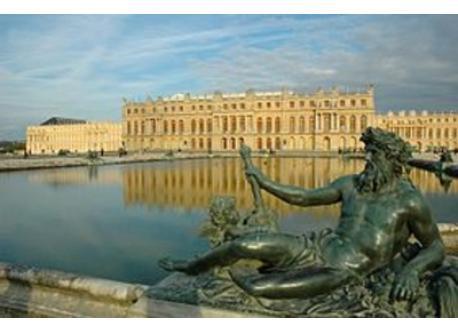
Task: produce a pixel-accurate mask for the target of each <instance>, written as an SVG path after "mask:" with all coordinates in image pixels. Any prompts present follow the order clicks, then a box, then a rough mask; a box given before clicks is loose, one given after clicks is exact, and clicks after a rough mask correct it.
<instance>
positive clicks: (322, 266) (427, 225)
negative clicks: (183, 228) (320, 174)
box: [159, 127, 458, 316]
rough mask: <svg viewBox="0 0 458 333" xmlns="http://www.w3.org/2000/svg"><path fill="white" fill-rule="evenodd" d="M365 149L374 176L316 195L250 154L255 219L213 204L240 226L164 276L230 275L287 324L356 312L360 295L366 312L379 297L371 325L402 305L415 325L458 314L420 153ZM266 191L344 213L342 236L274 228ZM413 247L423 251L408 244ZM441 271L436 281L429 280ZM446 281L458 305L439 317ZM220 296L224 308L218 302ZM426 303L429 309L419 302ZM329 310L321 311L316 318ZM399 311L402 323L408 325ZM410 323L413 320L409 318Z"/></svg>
mask: <svg viewBox="0 0 458 333" xmlns="http://www.w3.org/2000/svg"><path fill="white" fill-rule="evenodd" d="M361 141H363V142H364V143H365V157H366V165H365V169H364V170H363V171H362V172H361V173H360V174H356V175H348V176H343V177H341V178H338V179H336V180H335V181H333V182H332V183H330V184H329V185H328V186H325V187H322V188H317V189H312V190H306V189H303V188H300V187H295V186H288V185H282V184H279V183H276V182H274V181H272V180H270V179H269V178H267V177H266V176H265V175H263V174H262V173H261V172H260V170H259V169H257V168H256V167H254V166H253V164H252V162H251V156H250V153H251V151H250V148H249V147H248V146H245V145H244V146H242V148H241V150H240V155H241V157H242V159H243V161H244V165H245V173H246V176H247V178H248V181H249V182H250V184H251V186H252V189H253V196H254V201H255V210H254V212H253V213H252V214H251V215H250V216H249V217H247V218H245V219H240V218H239V216H238V215H237V213H234V212H236V211H235V207H234V206H235V204H234V203H233V204H229V205H225V204H222V203H223V202H224V200H223V199H219V201H218V200H217V201H216V202H213V204H212V207H213V212H214V214H213V217H215V216H216V215H218V214H216V215H215V213H217V212H218V207H219V208H222V207H223V208H224V207H225V209H226V210H227V208H230V209H229V210H227V211H230V212H231V213H230V214H226V215H225V214H222V215H220V216H222V217H223V220H224V216H231V218H229V219H228V220H231V221H232V222H230V223H227V224H224V223H219V224H218V223H217V224H218V225H219V226H220V229H219V230H220V231H221V233H220V234H223V236H222V237H219V238H218V240H217V241H213V243H212V245H213V249H212V250H211V251H209V252H208V253H206V254H203V255H201V256H198V257H197V258H195V259H191V260H172V259H168V258H166V259H163V260H161V261H160V263H159V264H160V266H161V267H162V268H164V269H165V270H168V271H178V272H183V273H186V274H187V275H191V276H201V275H205V274H209V273H210V274H211V272H213V273H214V272H215V271H216V272H220V270H221V269H222V268H224V267H228V269H227V272H228V278H226V282H227V283H226V286H227V285H232V289H233V288H234V286H235V287H236V288H237V289H238V290H239V291H240V292H242V293H243V294H245V295H246V296H247V298H249V299H251V300H253V299H254V300H256V302H255V303H258V304H262V306H263V307H264V308H265V309H269V310H272V311H280V312H283V313H286V314H287V315H307V314H309V315H320V316H323V315H333V314H334V315H337V313H339V311H340V310H339V303H342V304H343V303H345V302H344V300H347V303H348V300H349V299H350V298H351V297H349V295H351V294H353V299H354V300H355V299H356V300H358V301H359V302H361V299H364V297H363V296H364V295H366V296H367V295H369V294H370V295H369V296H370V297H369V296H368V297H369V298H370V301H367V300H366V303H371V304H370V305H367V304H366V305H367V306H366V310H367V309H368V308H372V312H370V311H369V312H368V310H367V311H362V312H361V311H360V312H359V315H363V316H375V315H378V316H392V315H393V316H395V314H393V313H396V311H398V310H396V309H397V307H396V306H397V305H396V302H404V304H405V306H404V310H403V311H407V310H405V309H407V308H409V309H410V310H409V311H413V310H412V309H413V307H412V306H413V304H416V306H417V308H416V310H415V311H416V313H415V314H412V315H417V316H428V315H432V316H433V315H442V316H447V315H451V314H452V315H453V313H455V314H456V313H457V312H458V308H457V307H458V304H457V298H458V295H457V294H456V293H457V290H458V289H456V285H457V284H456V283H457V282H458V281H457V279H458V273H457V272H458V271H457V270H456V268H455V267H453V266H450V265H446V266H443V267H442V269H441V270H439V271H437V270H438V269H439V268H440V267H441V265H443V261H444V258H445V252H444V245H443V242H442V240H441V237H440V234H439V231H438V229H437V226H436V224H435V223H434V222H433V220H432V217H431V212H430V209H429V208H428V206H427V204H426V203H425V200H424V198H423V196H422V194H421V193H420V191H418V190H417V189H416V188H415V186H414V185H413V184H412V183H411V181H410V179H409V177H408V166H407V160H408V159H409V158H410V157H411V147H410V146H409V144H408V143H406V142H404V141H403V140H402V139H401V138H400V137H398V136H396V135H395V134H393V133H389V132H385V131H383V130H381V129H378V128H371V127H369V128H368V129H367V130H366V131H365V132H364V133H363V134H362V136H361ZM260 189H262V190H265V191H267V192H269V193H271V194H273V195H275V196H276V197H278V198H280V199H281V200H283V201H285V202H287V203H289V204H291V205H297V206H302V207H308V206H317V205H331V204H335V203H341V213H340V218H339V223H338V226H337V228H336V229H335V230H330V229H326V230H322V231H320V232H318V233H310V234H304V235H292V234H287V233H282V232H279V231H278V228H276V227H274V226H275V223H271V224H270V225H269V223H266V222H265V221H266V220H267V221H274V220H275V214H273V213H272V212H270V211H269V213H266V212H268V209H267V208H266V207H265V206H264V205H263V203H262V197H261V195H260ZM215 208H216V209H215ZM219 211H220V212H222V211H224V209H222V210H221V209H220V210H219ZM226 213H227V212H226ZM213 220H214V219H213ZM226 220H227V219H226ZM237 221H238V222H237ZM257 221H261V222H263V223H262V225H264V227H261V228H259V227H256V225H257ZM274 222H275V221H274ZM217 224H214V225H217ZM224 226H225V227H224ZM266 226H267V227H266ZM224 228H226V229H225V230H223V229H224ZM222 230H223V231H222ZM231 230H238V231H237V232H233V231H231ZM240 230H241V231H240ZM412 237H413V238H414V239H415V240H416V243H410V242H409V239H411V238H412ZM243 260H248V261H250V260H251V261H253V260H254V261H256V262H259V263H261V264H260V265H259V267H257V268H256V269H255V270H253V269H246V268H244V267H242V268H240V267H237V265H238V264H237V263H238V262H240V261H243ZM444 267H445V268H444ZM435 270H436V271H437V272H436V274H435V275H434V274H432V273H430V272H432V271H435ZM444 276H445V277H446V278H445V279H446V281H448V282H446V283H445V284H446V285H447V287H446V289H447V288H452V290H454V292H455V296H454V298H453V297H452V300H451V303H450V299H449V300H447V301H446V302H448V303H449V305H450V304H451V305H450V306H448V308H447V309H446V310H444V309H442V313H439V312H440V310H437V309H436V310H434V309H433V308H434V306H433V305H431V304H432V302H434V301H430V302H429V303H428V302H427V299H428V296H426V294H427V293H428V292H427V290H431V288H436V289H437V288H439V287H437V285H438V284H439V285H440V284H441V283H442V285H443V284H444V282H443V281H444V280H440V279H441V277H442V278H443V277H444ZM425 277H428V278H427V279H426V280H425ZM450 279H451V280H450ZM223 280H224V278H223ZM438 281H442V282H438ZM209 285H211V284H208V283H207V289H208V288H209V289H210V290H211V289H215V288H216V287H215V286H214V285H215V284H213V287H208V286H209ZM358 286H360V287H358ZM361 286H362V287H361ZM432 286H435V287H432ZM450 286H451V287H450ZM358 288H360V289H358ZM361 288H363V289H361ZM422 288H423V289H422ZM443 288H445V287H443ZM453 288H455V289H453ZM203 289H204V293H205V288H203ZM216 289H218V288H216ZM220 289H221V288H220ZM223 289H224V288H223ZM436 289H435V290H436ZM225 290H226V289H225ZM358 290H359V291H358ZM361 290H363V291H361ZM421 290H422V291H421ZM207 294H208V290H207ZM442 294H444V292H442ZM345 295H346V296H345ZM355 295H356V296H355ZM382 295H385V296H383V297H382ZM436 295H437V292H436ZM213 296H215V297H216V298H217V294H216V293H213ZM442 296H443V295H442ZM445 297H449V296H445ZM382 299H384V301H383V302H385V303H383V304H385V305H386V307H393V308H392V311H391V312H389V310H388V309H383V308H380V309H378V310H377V309H374V306H375V307H377V306H376V305H374V304H379V305H380V304H381V302H382V301H381V300H382ZM421 299H423V301H424V302H423V303H425V302H426V303H428V304H429V305H425V304H426V303H425V304H423V303H422V302H420V300H421ZM435 299H436V301H437V297H436V298H435ZM210 301H211V300H210ZM388 304H391V305H389V306H388ZM393 304H394V305H393ZM420 304H423V305H420ZM320 306H321V309H322V311H321V312H320V311H318V312H317V311H316V310H317V309H318V308H320ZM323 306H324V307H325V308H326V309H327V310H326V311H327V312H326V311H325V309H324V308H323ZM348 306H349V305H348V304H346V305H345V306H344V307H347V308H348ZM428 306H429V308H428ZM312 308H313V309H315V310H314V311H313V310H311V309H312ZM363 308H364V307H363ZM427 308H428V309H429V310H426V309H427ZM436 308H437V307H436ZM347 310H348V311H350V312H345V313H344V312H340V313H341V314H343V315H358V314H357V313H358V312H357V311H356V310H354V312H351V310H349V309H347ZM355 311H356V312H355ZM399 311H400V310H399ZM399 311H398V312H397V315H399V314H401V315H402V313H403V312H402V311H401V312H399ZM428 311H429V312H428ZM453 311H455V312H453ZM433 312H434V313H433ZM407 315H409V313H408V312H404V314H403V316H407ZM409 316H410V315H409Z"/></svg>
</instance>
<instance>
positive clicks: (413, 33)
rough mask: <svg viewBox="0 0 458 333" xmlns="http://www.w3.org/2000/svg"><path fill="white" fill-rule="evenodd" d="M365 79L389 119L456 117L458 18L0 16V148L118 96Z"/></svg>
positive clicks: (102, 112)
mask: <svg viewBox="0 0 458 333" xmlns="http://www.w3.org/2000/svg"><path fill="white" fill-rule="evenodd" d="M368 83H374V84H375V85H376V102H377V108H378V110H380V111H382V112H383V111H386V110H389V109H394V110H397V109H431V110H452V109H454V110H456V109H458V16H453V15H449V16H433V15H426V16H421V15H407V16H405V15H403V16H402V15H367V16H365V15H362V16H358V15H356V16H352V15H342V16H332V15H145V16H143V15H88V16H84V15H49V16H48V15H32V16H30V15H14V16H13V15H0V140H2V139H21V138H23V137H24V133H25V128H26V126H27V125H31V124H37V123H40V122H42V121H44V120H46V119H47V118H49V117H52V116H63V117H75V118H84V119H88V120H115V121H118V120H120V117H121V114H120V108H121V99H122V97H127V98H129V99H144V98H145V97H146V96H147V95H151V96H152V97H153V98H155V97H157V96H160V95H162V96H166V95H172V94H175V93H177V92H191V93H206V92H212V91H214V90H222V91H245V90H246V89H250V88H253V89H258V90H270V89H279V88H281V87H288V88H291V89H296V90H305V91H313V90H314V89H316V88H318V87H324V88H330V87H332V86H340V87H343V88H350V89H351V88H356V89H357V88H362V87H364V86H365V85H366V84H368Z"/></svg>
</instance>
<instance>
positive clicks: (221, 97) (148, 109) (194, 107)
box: [122, 86, 377, 152]
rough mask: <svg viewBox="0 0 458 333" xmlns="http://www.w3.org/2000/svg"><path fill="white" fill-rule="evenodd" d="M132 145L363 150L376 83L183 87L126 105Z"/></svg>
mask: <svg viewBox="0 0 458 333" xmlns="http://www.w3.org/2000/svg"><path fill="white" fill-rule="evenodd" d="M122 117H123V121H122V123H123V141H124V142H125V144H126V148H127V150H129V151H145V150H178V149H179V150H183V151H184V150H188V151H219V152H221V151H234V150H237V149H238V148H239V147H240V145H241V143H246V144H248V145H250V146H251V147H252V148H253V149H255V150H271V149H272V150H287V151H295V150H297V151H299V150H300V151H331V150H337V149H338V148H343V149H345V148H351V149H357V148H361V147H362V143H361V142H359V135H360V133H361V132H362V131H363V130H364V129H365V128H366V127H367V126H370V125H374V124H376V122H377V119H376V115H375V103H374V89H373V87H372V86H369V88H368V89H365V90H364V91H358V92H343V91H339V90H337V89H333V90H330V91H324V90H318V91H316V92H315V93H313V94H305V93H296V92H292V91H288V90H283V91H278V92H255V91H252V90H249V91H247V92H245V93H240V94H225V93H220V92H215V93H213V94H209V95H201V96H191V95H189V94H177V95H174V96H172V97H168V98H162V97H159V98H158V99H157V100H155V101H153V100H152V99H150V98H149V99H147V100H146V101H144V102H141V103H138V102H127V101H126V102H125V104H124V105H123V107H122Z"/></svg>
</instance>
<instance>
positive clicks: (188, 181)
mask: <svg viewBox="0 0 458 333" xmlns="http://www.w3.org/2000/svg"><path fill="white" fill-rule="evenodd" d="M254 164H255V165H257V166H259V167H260V168H261V170H262V171H263V172H264V173H265V174H266V175H268V176H269V177H271V178H272V179H274V180H275V181H278V182H280V183H283V184H291V185H296V186H300V187H303V188H308V189H312V188H317V187H321V186H324V185H326V184H328V183H330V182H331V181H333V180H334V179H336V178H338V177H340V176H342V175H345V174H353V173H358V172H360V171H361V170H362V169H363V167H364V161H363V160H358V159H343V158H297V157H294V158H293V157H291V158H286V157H283V158H277V157H271V158H260V157H258V158H254ZM29 179H30V180H31V181H34V182H44V183H47V184H52V185H53V186H65V185H67V186H71V185H78V184H87V183H90V182H96V183H99V184H118V185H119V184H122V193H123V200H124V205H125V206H126V207H129V206H135V205H140V206H146V207H159V208H176V209H185V210H191V209H206V208H207V207H208V204H209V202H210V200H211V198H212V197H213V196H214V195H231V196H235V197H236V200H237V205H238V207H239V208H240V209H242V210H247V209H250V208H251V207H252V194H251V189H250V187H249V184H248V182H246V180H245V176H244V172H243V167H242V164H241V161H240V159H237V158H218V159H201V160H187V161H175V162H156V163H154V164H135V165H126V166H123V167H122V168H109V169H107V170H103V171H102V170H101V169H98V168H97V167H90V168H88V169H87V172H82V170H81V169H80V168H78V169H67V170H65V171H63V170H48V171H47V172H45V173H37V174H32V175H30V177H29ZM411 179H412V181H413V183H414V184H415V185H416V186H417V187H419V188H420V190H421V191H422V192H423V193H425V194H432V195H435V194H445V193H447V195H454V194H455V195H456V194H457V193H458V181H456V180H455V181H453V180H451V179H450V180H449V182H447V180H446V181H445V186H444V182H442V184H441V181H440V180H439V178H438V177H436V176H435V175H434V174H432V173H429V172H426V171H423V170H418V169H412V172H411ZM264 193H265V192H264ZM264 198H265V202H266V204H267V205H268V206H269V207H271V208H274V209H275V210H276V211H278V212H279V213H280V214H281V215H282V216H284V217H285V216H288V215H290V214H294V213H296V212H298V211H300V210H303V208H301V207H294V206H290V205H287V204H285V203H283V202H282V201H280V200H278V199H277V198H275V197H273V196H271V195H269V194H267V193H265V194H264ZM307 210H308V213H309V214H311V215H313V216H316V217H321V218H330V217H334V216H335V217H337V216H338V212H339V206H338V205H333V206H328V207H311V208H307Z"/></svg>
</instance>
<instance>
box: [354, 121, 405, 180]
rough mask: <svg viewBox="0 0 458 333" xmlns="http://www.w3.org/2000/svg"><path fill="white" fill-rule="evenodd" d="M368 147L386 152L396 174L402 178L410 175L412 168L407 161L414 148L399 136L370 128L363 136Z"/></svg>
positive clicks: (362, 138) (363, 140)
mask: <svg viewBox="0 0 458 333" xmlns="http://www.w3.org/2000/svg"><path fill="white" fill-rule="evenodd" d="M360 140H361V141H362V142H364V144H365V145H366V146H369V145H370V146H372V147H375V148H376V149H380V150H382V151H384V152H385V155H386V157H387V159H388V160H389V162H390V163H392V164H393V167H394V170H393V171H394V173H395V175H396V176H398V177H400V176H402V175H403V174H408V173H409V171H410V168H409V166H408V164H407V161H408V160H409V159H410V158H411V157H412V151H413V149H412V146H411V145H410V144H409V143H408V142H405V141H404V140H402V139H401V138H400V137H399V136H398V135H396V134H394V133H391V132H387V131H384V130H382V129H380V128H374V127H368V128H367V129H366V130H365V131H364V133H363V134H362V135H361V139H360Z"/></svg>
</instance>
